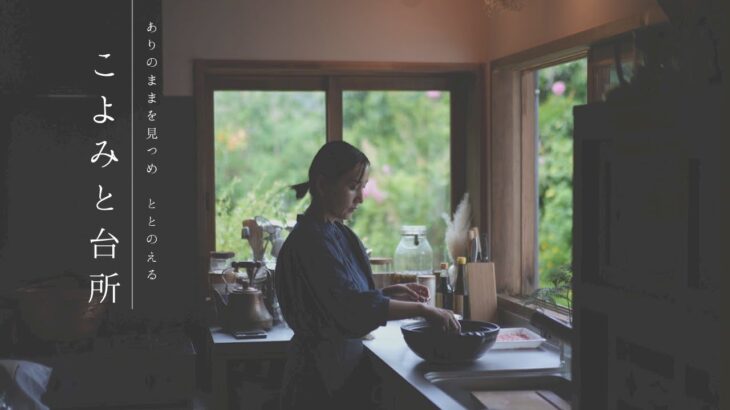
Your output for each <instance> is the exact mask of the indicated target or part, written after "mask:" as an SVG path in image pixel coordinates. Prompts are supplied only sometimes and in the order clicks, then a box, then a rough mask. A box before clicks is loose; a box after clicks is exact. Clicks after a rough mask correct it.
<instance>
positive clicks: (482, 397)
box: [471, 390, 570, 410]
mask: <svg viewBox="0 0 730 410" xmlns="http://www.w3.org/2000/svg"><path fill="white" fill-rule="evenodd" d="M471 394H472V395H474V397H475V398H476V399H477V400H479V402H480V403H482V404H483V405H484V406H485V407H486V408H487V409H488V410H514V409H520V410H570V403H568V402H566V401H565V400H563V399H561V398H560V397H559V396H558V395H557V394H555V393H553V392H551V391H548V390H510V391H473V392H471Z"/></svg>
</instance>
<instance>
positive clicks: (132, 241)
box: [129, 0, 134, 310]
mask: <svg viewBox="0 0 730 410" xmlns="http://www.w3.org/2000/svg"><path fill="white" fill-rule="evenodd" d="M131 3H132V10H131V19H130V30H131V32H132V33H131V34H132V38H131V43H130V46H129V49H130V54H131V56H132V62H131V63H130V74H131V76H130V78H131V80H130V84H131V87H130V91H131V93H132V94H131V101H130V103H129V109H130V111H129V118H130V119H131V129H130V132H131V143H132V148H131V155H130V162H131V165H130V169H131V170H132V188H131V191H132V200H131V204H130V209H131V211H132V216H131V218H132V225H131V228H132V231H131V238H130V240H131V242H130V248H129V249H130V250H131V252H130V259H131V260H130V273H131V275H132V300H131V307H130V309H132V310H134V0H131Z"/></svg>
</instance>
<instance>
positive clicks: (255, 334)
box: [233, 330, 266, 339]
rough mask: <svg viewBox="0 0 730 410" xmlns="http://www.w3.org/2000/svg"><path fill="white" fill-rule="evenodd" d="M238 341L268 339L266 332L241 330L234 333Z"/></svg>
mask: <svg viewBox="0 0 730 410" xmlns="http://www.w3.org/2000/svg"><path fill="white" fill-rule="evenodd" d="M233 337H235V338H236V339H266V332H265V331H263V330H245V331H244V330H241V331H238V332H233Z"/></svg>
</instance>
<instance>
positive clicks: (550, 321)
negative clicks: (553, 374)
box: [530, 311, 573, 371]
mask: <svg viewBox="0 0 730 410" xmlns="http://www.w3.org/2000/svg"><path fill="white" fill-rule="evenodd" d="M530 325H532V326H534V327H536V328H537V329H539V330H540V335H541V336H542V337H544V338H545V339H555V340H557V343H558V350H559V351H560V367H561V369H562V370H563V371H570V370H571V369H570V360H569V358H568V357H566V354H565V350H566V345H568V346H571V342H572V339H573V329H572V328H571V327H569V326H567V325H566V324H565V323H562V322H561V321H559V320H557V319H555V318H552V317H550V316H548V315H546V314H544V313H542V312H539V311H535V313H533V314H532V316H531V317H530Z"/></svg>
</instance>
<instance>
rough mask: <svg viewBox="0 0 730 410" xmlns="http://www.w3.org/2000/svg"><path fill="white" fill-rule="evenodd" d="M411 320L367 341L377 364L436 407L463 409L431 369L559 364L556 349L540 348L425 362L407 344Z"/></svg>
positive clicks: (380, 330)
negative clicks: (405, 331) (449, 361)
mask: <svg viewBox="0 0 730 410" xmlns="http://www.w3.org/2000/svg"><path fill="white" fill-rule="evenodd" d="M409 321H411V320H402V321H390V322H388V325H387V326H383V327H380V328H378V329H377V330H375V331H374V332H373V336H375V338H374V339H373V340H369V341H365V346H366V347H367V348H368V350H369V351H370V352H371V353H372V357H373V361H374V363H375V365H376V366H385V367H387V369H388V370H390V371H391V372H393V373H394V374H396V375H397V376H398V378H400V379H402V380H403V382H404V383H406V384H407V385H408V386H410V387H411V390H412V391H413V392H414V393H416V394H418V395H419V396H421V397H420V398H421V399H422V403H424V404H429V405H432V406H433V407H436V408H442V409H444V408H448V409H458V408H463V406H462V405H461V404H459V403H458V402H457V401H456V400H454V399H453V398H452V397H451V396H449V395H448V394H446V393H445V392H444V391H443V390H441V389H440V388H439V387H437V386H436V385H434V384H433V383H431V382H430V381H429V380H427V379H426V375H427V374H428V373H430V372H440V373H448V372H459V373H461V372H475V373H483V372H495V371H505V370H539V369H554V368H557V367H559V366H560V357H559V355H558V354H557V353H556V352H553V351H550V350H546V349H544V348H539V349H524V350H489V351H487V353H485V354H484V356H482V357H481V358H480V359H479V360H477V361H475V362H473V363H469V364H460V365H437V364H429V363H426V362H425V361H424V360H423V359H421V358H420V357H418V356H417V355H416V354H415V353H413V351H411V349H410V348H409V347H408V346H407V345H406V342H405V341H404V340H403V334H402V333H401V330H400V326H401V325H402V324H404V323H406V322H409Z"/></svg>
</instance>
